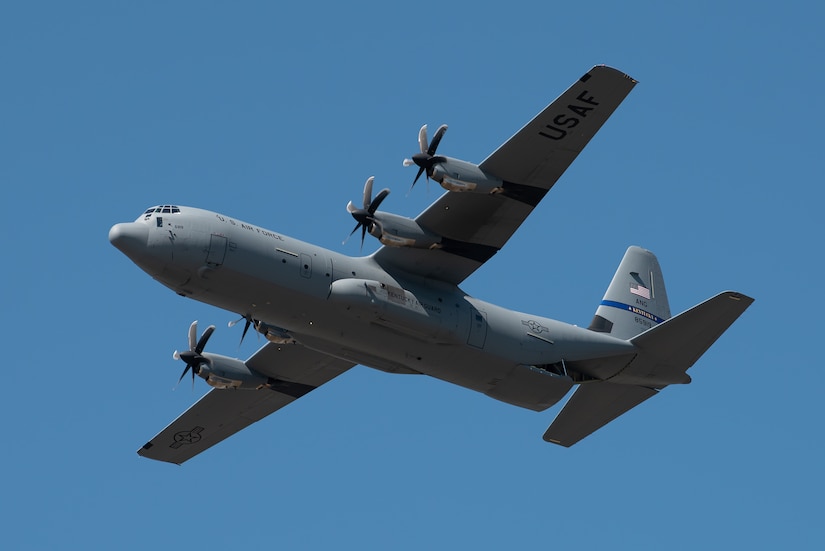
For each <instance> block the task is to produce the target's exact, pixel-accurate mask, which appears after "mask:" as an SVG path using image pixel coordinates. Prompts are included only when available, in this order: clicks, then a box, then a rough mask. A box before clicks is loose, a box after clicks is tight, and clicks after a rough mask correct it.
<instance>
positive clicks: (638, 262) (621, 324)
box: [588, 246, 670, 340]
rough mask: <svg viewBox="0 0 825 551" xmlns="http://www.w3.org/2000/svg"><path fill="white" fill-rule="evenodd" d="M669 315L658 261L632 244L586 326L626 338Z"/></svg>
mask: <svg viewBox="0 0 825 551" xmlns="http://www.w3.org/2000/svg"><path fill="white" fill-rule="evenodd" d="M668 318H670V305H669V304H668V302H667V292H666V291H665V281H664V278H663V277H662V269H661V268H660V267H659V261H658V260H656V255H654V254H653V253H652V252H650V251H648V250H646V249H642V248H641V247H635V246H634V247H630V248H628V249H627V252H625V254H624V258H622V262H621V264H619V269H618V270H616V274H615V275H614V276H613V281H611V282H610V286H608V288H607V292H606V293H605V294H604V298H603V299H602V302H601V304H599V307H598V309H596V315H595V316H593V321H592V322H590V327H589V328H588V329H590V330H591V331H597V332H599V333H609V334H610V335H612V336H614V337H617V338H619V339H625V340H627V339H631V338H633V337H635V336H636V335H638V334H639V333H642V332H644V331H647V330H648V329H650V328H651V327H654V326H656V325H658V324H659V323H661V322H663V321H665V320H666V319H668Z"/></svg>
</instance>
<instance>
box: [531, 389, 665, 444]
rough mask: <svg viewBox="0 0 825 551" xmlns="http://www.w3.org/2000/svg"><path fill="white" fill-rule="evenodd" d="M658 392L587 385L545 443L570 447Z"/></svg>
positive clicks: (549, 430)
mask: <svg viewBox="0 0 825 551" xmlns="http://www.w3.org/2000/svg"><path fill="white" fill-rule="evenodd" d="M657 393H658V391H657V390H656V389H653V388H647V387H643V386H636V385H617V384H613V383H606V382H601V383H589V384H584V385H582V386H580V387H579V388H578V389H576V391H575V392H574V393H573V395H572V396H571V397H570V399H569V400H568V401H567V403H566V404H565V405H564V408H562V410H561V411H560V412H559V414H558V415H557V416H556V418H555V419H554V420H553V423H552V424H551V425H550V426H549V427H548V428H547V432H545V433H544V440H545V441H547V442H552V443H553V444H559V445H560V446H564V447H566V448H569V447H570V446H572V445H573V444H575V443H576V442H578V441H579V440H581V439H582V438H584V437H585V436H588V435H589V434H591V433H593V432H595V431H597V430H599V429H600V428H602V427H603V426H605V425H606V424H608V423H609V422H610V421H612V420H613V419H615V418H617V417H619V416H620V415H622V414H623V413H626V412H628V411H629V410H631V409H632V408H634V407H636V406H638V405H639V404H641V403H642V402H644V401H645V400H647V399H648V398H650V397H652V396H655V395H656V394H657Z"/></svg>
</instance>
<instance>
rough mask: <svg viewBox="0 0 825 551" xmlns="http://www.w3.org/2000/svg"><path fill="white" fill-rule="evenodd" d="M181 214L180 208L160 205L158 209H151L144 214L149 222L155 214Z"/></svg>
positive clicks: (144, 217)
mask: <svg viewBox="0 0 825 551" xmlns="http://www.w3.org/2000/svg"><path fill="white" fill-rule="evenodd" d="M178 212H180V208H179V207H176V206H175V205H160V206H157V207H150V208H148V209H146V212H144V213H143V219H144V220H149V218H151V216H152V215H153V214H176V213H178Z"/></svg>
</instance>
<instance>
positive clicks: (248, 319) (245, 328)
mask: <svg viewBox="0 0 825 551" xmlns="http://www.w3.org/2000/svg"><path fill="white" fill-rule="evenodd" d="M241 320H246V323H245V324H244V326H243V333H241V342H240V343H238V346H241V345H242V344H243V340H244V339H245V338H246V333H247V331H249V326H250V325H254V326H255V327H256V328H257V327H258V322H257V321H256V320H254V319H252V316H250V315H249V314H247V315H245V316H243V317H242V318H241V319H237V320H234V321H230V322H229V323H228V324H227V325H228V326H229V327H235V326H236V325H237V324H238V323H240V321H241ZM259 336H260V335H259Z"/></svg>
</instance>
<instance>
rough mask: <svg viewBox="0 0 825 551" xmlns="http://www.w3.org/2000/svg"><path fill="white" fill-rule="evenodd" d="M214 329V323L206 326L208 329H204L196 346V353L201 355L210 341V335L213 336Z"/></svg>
mask: <svg viewBox="0 0 825 551" xmlns="http://www.w3.org/2000/svg"><path fill="white" fill-rule="evenodd" d="M213 331H215V326H214V325H210V326H209V327H207V328H206V331H204V332H203V335H201V340H199V341H198V345H197V346H195V354H198V355H200V353H201V352H203V348H204V347H205V346H206V341H208V340H209V337H211V336H212V332H213ZM193 374H194V373H193Z"/></svg>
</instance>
